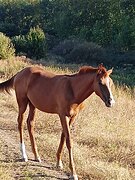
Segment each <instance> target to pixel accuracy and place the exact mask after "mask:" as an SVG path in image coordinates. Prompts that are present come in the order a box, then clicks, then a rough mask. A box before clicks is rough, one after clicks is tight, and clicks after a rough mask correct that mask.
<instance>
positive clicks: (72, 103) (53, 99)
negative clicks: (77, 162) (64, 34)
mask: <svg viewBox="0 0 135 180" xmlns="http://www.w3.org/2000/svg"><path fill="white" fill-rule="evenodd" d="M111 73H112V70H108V71H107V70H106V68H105V67H103V66H102V65H99V66H98V67H97V68H93V67H89V66H85V67H82V68H81V69H80V70H79V72H78V73H76V74H72V75H55V74H53V73H50V72H47V71H45V70H43V69H42V68H40V67H27V68H25V69H23V70H22V71H20V72H18V73H17V74H16V75H14V76H13V77H12V78H11V79H9V80H7V81H5V82H3V83H1V84H0V91H1V92H3V91H6V92H8V93H9V92H10V89H14V90H15V93H16V99H17V103H18V108H19V114H18V129H19V133H20V145H21V151H22V158H23V160H24V161H27V160H28V158H27V155H26V152H25V144H24V140H23V114H24V112H25V111H26V108H27V105H29V115H28V118H27V126H28V131H29V136H30V141H31V145H32V150H33V153H34V156H35V160H37V161H39V162H40V161H41V160H40V157H39V154H38V151H37V146H36V142H35V138H34V115H35V109H36V108H37V109H39V110H41V111H43V112H47V113H56V114H58V115H59V117H60V121H61V125H62V129H63V130H62V134H61V139H60V144H59V148H58V151H57V167H59V168H62V161H61V155H62V150H63V145H64V142H65V141H66V146H67V148H68V151H69V167H70V169H71V173H72V175H71V177H72V179H75V180H77V179H78V178H77V174H76V171H75V166H74V160H73V154H72V143H71V139H70V125H71V124H72V123H73V121H74V118H75V116H76V115H77V113H78V112H79V111H80V109H81V108H82V102H83V101H84V100H85V99H86V98H88V97H89V96H90V95H91V94H92V93H93V92H95V93H96V94H97V95H98V96H99V97H100V98H101V99H102V100H103V102H104V103H105V105H106V106H107V107H111V106H112V105H113V103H114V99H113V95H112V93H111V84H112V80H111V78H110V77H109V75H110V74H111Z"/></svg>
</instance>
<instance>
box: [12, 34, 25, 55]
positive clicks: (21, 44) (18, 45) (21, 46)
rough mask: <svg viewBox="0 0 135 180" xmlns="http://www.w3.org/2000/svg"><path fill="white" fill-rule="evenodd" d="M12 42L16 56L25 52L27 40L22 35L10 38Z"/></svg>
mask: <svg viewBox="0 0 135 180" xmlns="http://www.w3.org/2000/svg"><path fill="white" fill-rule="evenodd" d="M12 42H13V44H14V46H15V49H16V53H17V54H19V53H24V52H26V44H27V40H26V38H25V36H23V35H19V36H15V37H13V38H12Z"/></svg>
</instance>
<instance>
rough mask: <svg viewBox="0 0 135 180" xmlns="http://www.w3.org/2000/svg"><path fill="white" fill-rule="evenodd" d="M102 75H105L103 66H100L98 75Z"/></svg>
mask: <svg viewBox="0 0 135 180" xmlns="http://www.w3.org/2000/svg"><path fill="white" fill-rule="evenodd" d="M101 74H103V64H99V65H98V71H97V75H101Z"/></svg>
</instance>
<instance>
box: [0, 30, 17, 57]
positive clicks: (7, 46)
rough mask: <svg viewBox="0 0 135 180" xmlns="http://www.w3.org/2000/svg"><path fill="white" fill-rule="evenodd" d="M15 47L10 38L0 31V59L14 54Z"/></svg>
mask: <svg viewBox="0 0 135 180" xmlns="http://www.w3.org/2000/svg"><path fill="white" fill-rule="evenodd" d="M14 53H15V48H14V46H13V44H12V42H11V39H10V38H9V37H7V36H5V35H4V34H3V33H2V32H0V59H7V58H11V57H13V56H14Z"/></svg>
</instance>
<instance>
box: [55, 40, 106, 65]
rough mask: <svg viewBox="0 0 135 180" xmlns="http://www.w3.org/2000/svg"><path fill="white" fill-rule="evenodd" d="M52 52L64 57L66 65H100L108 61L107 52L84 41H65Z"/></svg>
mask: <svg viewBox="0 0 135 180" xmlns="http://www.w3.org/2000/svg"><path fill="white" fill-rule="evenodd" d="M52 52H53V53H54V54H56V55H59V56H62V57H63V58H64V59H65V62H64V63H76V64H79V63H88V64H98V63H101V62H103V63H104V62H105V61H106V51H105V50H104V49H103V48H102V47H101V46H99V45H97V44H95V43H92V42H86V41H83V40H65V41H63V42H61V43H60V44H59V45H57V46H56V47H55V48H54V49H53V51H52Z"/></svg>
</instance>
